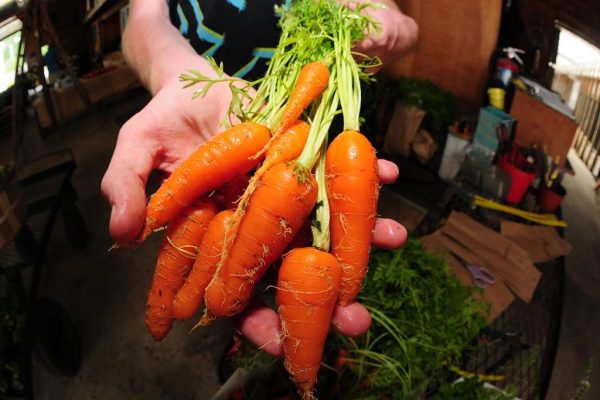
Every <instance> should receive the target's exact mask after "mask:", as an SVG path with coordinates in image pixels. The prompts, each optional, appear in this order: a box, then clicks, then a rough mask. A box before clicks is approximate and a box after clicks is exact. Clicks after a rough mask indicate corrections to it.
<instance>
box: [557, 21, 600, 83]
mask: <svg viewBox="0 0 600 400" xmlns="http://www.w3.org/2000/svg"><path fill="white" fill-rule="evenodd" d="M598 65H600V49H599V48H598V47H596V46H594V45H592V44H591V43H589V42H587V41H585V40H584V39H582V38H581V37H579V36H577V35H575V34H574V33H572V32H570V31H568V30H567V29H564V28H560V36H559V39H558V54H557V56H556V63H555V69H556V71H560V72H575V71H582V70H584V69H586V68H593V69H596V68H597V67H598Z"/></svg>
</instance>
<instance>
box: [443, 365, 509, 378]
mask: <svg viewBox="0 0 600 400" xmlns="http://www.w3.org/2000/svg"><path fill="white" fill-rule="evenodd" d="M448 369H449V370H450V371H452V372H454V373H455V374H457V375H459V376H462V377H463V378H465V379H469V378H473V377H475V376H476V377H477V378H479V379H480V380H482V381H484V382H500V381H503V380H505V379H506V377H505V376H504V375H482V374H476V373H474V372H468V371H464V370H462V369H460V368H458V367H455V366H454V365H450V366H448Z"/></svg>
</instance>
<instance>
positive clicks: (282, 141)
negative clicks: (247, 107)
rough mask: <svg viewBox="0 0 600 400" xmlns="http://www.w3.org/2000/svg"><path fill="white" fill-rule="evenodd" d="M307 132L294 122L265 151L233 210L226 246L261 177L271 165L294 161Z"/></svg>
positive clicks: (302, 145) (303, 123)
mask: <svg viewBox="0 0 600 400" xmlns="http://www.w3.org/2000/svg"><path fill="white" fill-rule="evenodd" d="M309 132H310V125H309V124H307V123H306V122H304V121H296V122H294V123H293V124H292V125H291V126H290V127H289V128H288V129H287V130H286V131H285V132H283V133H282V134H281V135H279V136H278V137H277V138H275V139H274V140H273V142H272V144H271V145H270V146H269V147H268V148H267V149H266V151H265V160H264V161H263V163H262V164H261V166H260V167H259V168H258V169H257V170H256V172H255V173H254V175H253V176H252V178H251V179H250V182H248V185H247V189H246V191H245V192H244V194H243V195H242V196H241V197H240V198H239V201H238V204H237V206H236V210H235V216H234V218H233V220H234V221H235V222H234V224H232V226H231V227H230V229H229V231H228V232H227V237H226V238H225V240H226V242H227V245H228V246H229V244H230V243H231V242H232V241H233V240H234V238H235V232H236V231H237V229H238V226H239V222H240V221H241V219H242V216H243V215H244V212H245V210H246V207H247V206H248V199H249V198H250V196H251V195H252V192H254V190H255V189H256V186H257V185H258V184H259V182H260V180H261V178H262V176H263V175H264V174H265V172H267V170H268V169H269V168H271V167H272V166H273V165H275V164H279V163H281V162H287V161H291V160H294V159H296V158H297V157H298V156H299V155H300V153H302V150H303V149H304V145H305V144H306V139H307V138H308V133H309Z"/></svg>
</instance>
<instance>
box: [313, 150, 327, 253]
mask: <svg viewBox="0 0 600 400" xmlns="http://www.w3.org/2000/svg"><path fill="white" fill-rule="evenodd" d="M327 142H328V141H327V140H325V141H324V142H323V145H322V146H321V151H320V154H319V161H318V162H317V169H316V172H315V177H316V179H317V185H318V186H319V190H318V193H317V208H316V211H315V223H313V225H312V227H311V230H312V235H313V246H314V247H316V248H317V249H319V250H322V251H325V252H329V245H330V233H329V218H330V211H329V198H328V197H327V185H326V183H325V153H326V152H327Z"/></svg>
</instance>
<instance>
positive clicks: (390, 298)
mask: <svg viewBox="0 0 600 400" xmlns="http://www.w3.org/2000/svg"><path fill="white" fill-rule="evenodd" d="M474 290H476V289H473V288H469V287H465V286H462V285H461V284H460V282H459V281H458V280H457V279H456V278H455V277H454V276H453V275H452V274H451V272H450V270H449V268H448V266H447V264H446V262H445V261H444V260H443V259H442V258H440V257H439V256H436V255H432V254H429V253H427V252H426V251H425V250H424V249H423V246H422V244H421V243H420V241H418V240H416V239H410V240H409V241H408V242H407V243H406V244H405V245H404V246H403V247H402V248H401V249H399V250H396V251H378V252H375V253H374V254H373V256H372V262H371V264H370V271H369V274H368V276H367V279H366V280H365V284H364V287H363V290H362V292H361V294H360V296H359V301H360V302H361V303H362V304H364V305H365V306H366V307H367V308H368V309H369V311H370V312H371V316H372V318H373V324H372V325H371V329H370V330H369V332H368V333H367V334H366V335H365V336H364V337H361V338H357V339H352V338H346V337H343V336H341V335H338V336H337V337H336V340H337V343H338V345H339V346H341V347H343V348H345V349H346V350H347V351H348V354H349V355H348V363H347V365H348V367H347V368H345V370H344V371H343V373H342V374H341V376H340V379H341V380H342V381H343V382H344V384H343V385H342V386H343V387H347V388H350V389H349V390H348V394H347V397H346V398H352V399H359V398H390V399H419V398H423V397H425V396H426V394H427V393H428V392H429V391H430V390H431V389H432V388H435V387H436V386H437V385H439V384H440V382H445V381H447V380H448V379H449V377H450V372H449V371H448V369H447V368H446V366H447V365H449V364H454V363H458V362H459V361H460V357H461V354H462V353H463V351H464V350H465V348H466V347H467V346H468V344H469V342H470V341H471V340H472V339H473V338H474V337H475V336H476V335H477V333H478V332H479V331H480V329H481V328H483V327H484V326H485V325H486V319H485V316H486V313H487V312H488V308H489V307H488V306H487V305H486V304H484V303H482V302H481V301H479V300H476V299H475V298H474V297H473V293H474Z"/></svg>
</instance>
